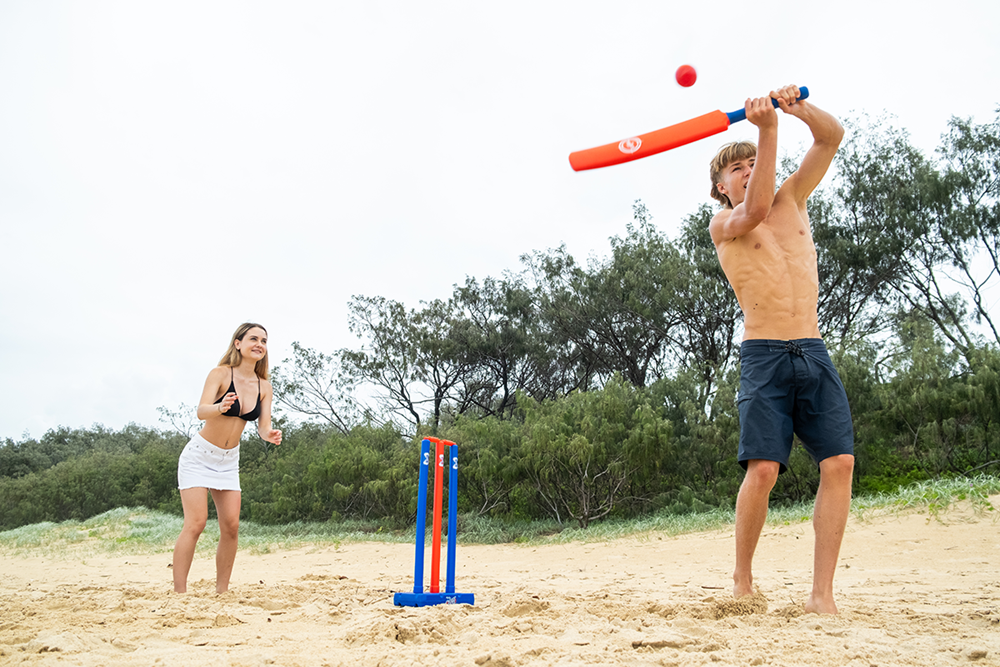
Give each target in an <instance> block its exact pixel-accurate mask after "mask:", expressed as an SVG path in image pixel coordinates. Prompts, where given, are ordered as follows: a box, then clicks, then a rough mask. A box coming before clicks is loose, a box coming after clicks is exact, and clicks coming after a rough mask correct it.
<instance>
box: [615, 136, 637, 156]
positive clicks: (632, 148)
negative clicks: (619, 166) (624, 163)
mask: <svg viewBox="0 0 1000 667" xmlns="http://www.w3.org/2000/svg"><path fill="white" fill-rule="evenodd" d="M641 147H642V139H640V138H639V137H632V138H631V139H622V140H621V142H620V143H619V144H618V150H620V151H621V152H622V153H627V154H629V155H631V154H632V153H634V152H636V151H637V150H639V149H640V148H641Z"/></svg>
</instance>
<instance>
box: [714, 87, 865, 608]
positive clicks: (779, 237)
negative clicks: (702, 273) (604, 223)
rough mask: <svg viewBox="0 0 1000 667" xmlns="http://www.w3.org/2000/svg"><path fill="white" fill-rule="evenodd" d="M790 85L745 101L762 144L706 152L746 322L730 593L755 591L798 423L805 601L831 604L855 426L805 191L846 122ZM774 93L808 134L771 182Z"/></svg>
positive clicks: (720, 243)
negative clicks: (811, 468)
mask: <svg viewBox="0 0 1000 667" xmlns="http://www.w3.org/2000/svg"><path fill="white" fill-rule="evenodd" d="M798 94H799V91H798V88H797V87H796V86H787V87H785V88H782V89H781V90H778V91H777V92H772V93H771V94H770V96H769V97H761V98H757V99H752V100H747V101H746V105H745V108H746V112H747V120H749V121H750V122H751V123H753V124H754V125H756V126H757V128H758V131H759V139H758V145H757V146H754V145H753V143H750V142H737V143H735V144H729V145H727V146H723V148H722V149H721V150H720V151H719V153H718V155H716V157H715V159H714V160H713V161H712V174H711V175H712V197H714V198H715V199H717V200H719V201H720V202H721V203H722V205H723V207H724V208H723V210H722V211H720V212H719V213H718V214H716V215H715V217H714V218H712V222H711V225H710V227H709V229H710V231H711V234H712V241H713V242H714V243H715V248H716V252H717V253H718V255H719V262H720V264H721V265H722V269H723V271H725V273H726V277H727V278H728V279H729V283H730V285H732V287H733V291H735V292H736V298H737V299H738V300H739V302H740V308H741V309H742V310H743V316H744V324H745V335H744V337H743V344H742V346H741V348H740V365H741V371H740V390H739V397H738V400H737V402H738V405H739V411H740V445H739V462H740V465H741V466H743V467H744V468H745V469H746V477H745V478H744V480H743V484H742V486H741V487H740V492H739V496H738V497H737V500H736V569H735V571H734V573H733V581H734V586H733V594H734V595H735V596H736V597H740V596H744V595H750V594H752V593H753V592H754V588H753V575H752V573H751V565H752V562H753V555H754V551H755V550H756V548H757V541H758V539H759V538H760V533H761V529H762V528H763V527H764V520H765V518H766V517H767V507H768V498H769V496H770V493H771V489H772V488H773V487H774V483H775V482H776V481H777V479H778V475H779V474H780V473H782V472H784V471H785V469H786V467H787V465H788V457H789V454H790V452H791V448H792V434H793V433H794V434H796V435H798V436H799V438H800V439H801V440H802V442H803V444H804V445H805V447H806V449H807V450H808V451H809V453H810V455H812V457H813V459H814V460H815V461H816V462H817V463H818V465H819V470H820V485H819V491H818V492H817V494H816V506H815V511H814V514H813V528H814V530H815V533H816V546H815V554H814V562H813V587H812V593H811V594H810V596H809V600H808V601H807V602H806V605H805V609H806V611H807V612H815V613H825V614H836V613H837V605H836V603H835V601H834V597H833V575H834V572H835V570H836V567H837V559H838V557H839V554H840V544H841V541H842V539H843V536H844V527H845V525H846V524H847V515H848V511H849V509H850V502H851V478H852V475H853V471H854V435H853V426H852V424H851V413H850V409H849V407H848V404H847V396H846V394H845V392H844V387H843V384H842V383H841V382H840V377H839V376H838V375H837V371H836V369H834V367H833V365H832V364H831V363H830V357H829V355H828V354H827V350H826V346H825V345H824V343H823V340H822V338H821V337H820V332H819V318H818V315H817V300H818V297H819V275H818V271H817V265H816V246H815V245H814V244H813V240H812V232H811V229H810V227H809V216H808V214H807V212H806V198H807V197H809V195H810V194H811V193H812V191H813V190H814V189H815V188H816V186H817V185H819V182H820V181H821V180H822V178H823V176H824V175H825V174H826V171H827V169H828V168H829V166H830V163H831V162H832V161H833V158H834V156H835V155H836V153H837V147H838V146H839V145H840V141H841V139H842V138H843V136H844V130H843V128H842V127H841V125H840V123H839V122H837V119H836V118H834V117H833V116H831V115H830V114H828V113H826V112H825V111H822V110H820V109H818V108H817V107H816V106H814V105H813V104H811V103H810V102H808V101H806V100H801V101H798V102H796V99H797V97H798ZM771 98H774V99H776V100H777V101H778V105H779V108H780V109H781V111H783V112H784V113H785V114H788V115H790V116H794V117H796V118H798V119H799V120H801V121H802V122H804V123H805V124H806V125H807V126H808V127H809V129H810V130H811V131H812V135H813V145H812V146H811V147H810V148H809V151H808V152H807V153H806V155H805V157H804V158H803V160H802V164H801V165H800V166H799V168H798V171H796V172H795V173H794V174H792V175H791V176H789V177H788V180H786V181H785V182H784V183H782V184H781V187H780V188H778V189H777V192H775V166H776V164H775V163H776V159H777V150H778V115H777V113H776V111H775V109H774V107H773V106H772V104H771Z"/></svg>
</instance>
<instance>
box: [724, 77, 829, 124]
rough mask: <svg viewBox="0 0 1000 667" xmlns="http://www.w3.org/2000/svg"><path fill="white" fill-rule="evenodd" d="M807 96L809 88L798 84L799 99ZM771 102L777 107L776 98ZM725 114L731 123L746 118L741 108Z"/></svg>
mask: <svg viewBox="0 0 1000 667" xmlns="http://www.w3.org/2000/svg"><path fill="white" fill-rule="evenodd" d="M807 97H809V89H808V88H806V87H805V86H799V99H800V100H804V99H806V98H807ZM771 104H773V105H774V108H775V109H777V108H778V100H776V99H774V98H773V97H772V98H771ZM726 116H728V117H729V124H730V125H732V124H733V123H738V122H740V121H741V120H746V119H747V110H746V109H742V108H741V109H737V110H736V111H730V112H729V113H727V114H726Z"/></svg>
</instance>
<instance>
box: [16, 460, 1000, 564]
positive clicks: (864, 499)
mask: <svg viewBox="0 0 1000 667" xmlns="http://www.w3.org/2000/svg"><path fill="white" fill-rule="evenodd" d="M997 494H1000V477H993V476H987V475H982V476H978V477H973V478H956V479H949V480H934V481H927V482H920V483H917V484H912V485H909V486H906V487H901V488H900V489H898V490H897V491H895V492H893V493H880V494H876V495H869V496H859V497H856V498H854V500H853V501H852V503H851V510H852V513H853V515H854V517H855V519H857V520H860V521H867V520H871V519H873V518H875V517H880V516H885V515H887V514H893V513H899V514H902V513H907V512H926V513H927V514H928V518H929V519H934V520H937V521H945V522H946V521H951V520H956V521H958V520H968V518H970V517H974V518H982V517H983V516H985V515H992V516H993V520H994V521H996V520H997V519H996V516H997V515H998V514H1000V513H998V512H997V511H996V509H995V508H994V506H993V505H992V504H991V503H990V497H991V496H995V495H997ZM811 518H812V503H800V504H795V505H789V506H785V507H774V508H772V509H771V511H770V512H769V514H768V519H767V521H768V524H769V525H772V526H778V525H790V524H796V523H802V522H807V521H810V520H811ZM734 519H735V515H734V512H733V510H732V509H712V510H709V511H704V512H691V513H688V514H669V513H661V514H656V515H652V516H647V517H642V518H638V519H631V520H620V521H619V520H610V521H598V522H594V523H592V524H591V525H590V526H588V527H587V528H585V529H584V528H579V527H576V525H575V524H573V525H570V524H563V525H559V524H558V523H557V522H555V521H532V522H511V521H504V520H500V519H493V518H489V517H475V516H472V515H463V516H460V517H459V533H460V535H461V541H462V542H463V543H465V544H503V543H521V544H527V545H541V544H563V543H569V542H604V541H608V540H612V539H618V538H624V537H633V538H636V539H639V540H646V539H652V538H654V537H660V538H662V537H673V536H676V535H683V534H689V533H698V532H706V531H714V530H726V529H731V528H732V525H733V523H734ZM182 524H183V521H182V519H181V517H179V516H177V515H174V514H168V513H165V512H157V511H151V510H147V509H145V508H142V507H138V508H118V509H114V510H111V511H108V512H104V513H103V514H100V515H98V516H95V517H92V518H90V519H87V520H86V521H63V522H60V523H51V522H46V523H37V524H33V525H30V526H22V527H20V528H15V529H13V530H7V531H2V532H0V555H10V556H26V557H54V556H59V557H60V558H65V557H66V556H68V555H69V556H73V557H87V556H96V555H133V554H154V553H163V552H169V551H171V550H172V549H173V545H174V541H175V540H176V539H177V535H178V534H179V533H180V530H181V526H182ZM218 539H219V527H218V524H217V523H214V522H213V521H209V523H208V525H207V526H206V528H205V532H204V534H203V535H202V538H201V539H200V540H199V542H198V552H199V553H207V552H211V551H214V549H215V546H216V544H217V543H218ZM412 540H413V532H412V530H410V531H400V530H388V529H386V530H383V529H381V528H379V527H377V526H375V527H374V528H373V526H372V524H371V522H366V523H361V522H351V521H337V522H328V523H301V522H296V523H290V524H282V525H274V526H270V525H261V524H256V523H253V522H250V521H243V522H241V524H240V549H241V550H242V551H246V552H249V553H258V554H260V553H269V552H272V551H282V550H290V549H300V548H308V547H329V546H333V547H335V548H336V547H339V546H340V545H341V544H342V543H348V542H405V543H409V542H412Z"/></svg>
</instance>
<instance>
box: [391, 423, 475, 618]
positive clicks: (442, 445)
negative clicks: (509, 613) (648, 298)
mask: <svg viewBox="0 0 1000 667" xmlns="http://www.w3.org/2000/svg"><path fill="white" fill-rule="evenodd" d="M432 442H433V443H434V461H435V467H434V522H433V523H434V529H433V536H432V540H431V541H432V546H431V580H430V590H429V592H427V593H425V592H424V543H425V541H426V539H425V538H426V532H427V482H428V477H429V475H428V468H430V459H431V443H432ZM446 457H447V458H446ZM445 460H447V461H448V571H447V574H446V578H445V588H444V592H443V593H442V592H441V591H440V579H441V510H442V504H443V503H442V502H441V496H442V493H443V487H444V466H445ZM457 526H458V445H456V444H455V443H454V442H451V441H449V440H440V439H438V438H424V440H423V442H422V443H421V444H420V481H419V482H418V487H417V535H416V540H415V541H416V555H415V557H414V567H413V592H412V593H396V594H395V595H393V596H392V602H393V604H395V605H396V606H397V607H427V606H430V605H435V604H475V595H473V594H472V593H456V592H455V556H456V551H457V547H458V544H457V537H456V531H457Z"/></svg>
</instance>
